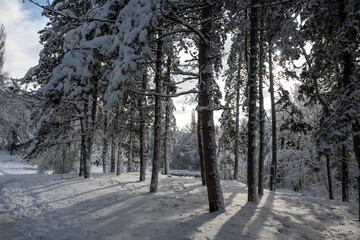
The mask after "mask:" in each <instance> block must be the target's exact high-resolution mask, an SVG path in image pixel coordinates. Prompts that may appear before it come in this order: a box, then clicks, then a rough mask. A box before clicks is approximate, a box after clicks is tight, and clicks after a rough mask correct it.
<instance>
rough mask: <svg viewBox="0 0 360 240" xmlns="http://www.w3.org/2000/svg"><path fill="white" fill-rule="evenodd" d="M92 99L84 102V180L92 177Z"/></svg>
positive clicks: (89, 98)
mask: <svg viewBox="0 0 360 240" xmlns="http://www.w3.org/2000/svg"><path fill="white" fill-rule="evenodd" d="M91 103H92V102H91V97H90V96H88V98H87V99H85V101H84V125H83V127H84V135H85V136H84V140H85V142H84V149H83V164H84V178H90V177H91V145H92V119H93V118H92V114H91V113H92V112H93V111H92V109H90V106H92V104H91Z"/></svg>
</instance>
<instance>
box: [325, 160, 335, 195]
mask: <svg viewBox="0 0 360 240" xmlns="http://www.w3.org/2000/svg"><path fill="white" fill-rule="evenodd" d="M325 157H326V170H327V179H328V184H329V198H330V199H331V200H333V199H334V192H333V184H332V176H331V161H330V156H329V155H328V154H326V155H325Z"/></svg>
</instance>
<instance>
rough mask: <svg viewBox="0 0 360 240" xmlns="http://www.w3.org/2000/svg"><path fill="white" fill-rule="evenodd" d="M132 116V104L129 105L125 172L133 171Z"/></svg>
mask: <svg viewBox="0 0 360 240" xmlns="http://www.w3.org/2000/svg"><path fill="white" fill-rule="evenodd" d="M130 105H131V103H130ZM132 116H133V109H132V106H131V107H130V133H129V134H130V137H129V159H128V165H127V169H126V171H127V172H132V171H133V154H132V153H133V130H132V129H133V125H134V124H133V122H132V119H131V118H132Z"/></svg>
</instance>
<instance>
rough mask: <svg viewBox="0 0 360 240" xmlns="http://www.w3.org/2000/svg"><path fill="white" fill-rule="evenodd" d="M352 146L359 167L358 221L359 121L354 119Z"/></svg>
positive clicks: (359, 196)
mask: <svg viewBox="0 0 360 240" xmlns="http://www.w3.org/2000/svg"><path fill="white" fill-rule="evenodd" d="M353 132H354V135H353V147H354V152H355V158H356V161H357V163H358V168H359V176H358V177H357V180H358V194H359V195H358V201H359V221H360V123H359V122H358V121H355V123H354V124H353Z"/></svg>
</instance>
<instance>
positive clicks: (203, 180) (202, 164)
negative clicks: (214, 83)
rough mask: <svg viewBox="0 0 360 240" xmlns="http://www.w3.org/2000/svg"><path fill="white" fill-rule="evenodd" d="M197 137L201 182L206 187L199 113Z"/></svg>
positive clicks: (199, 115) (199, 114)
mask: <svg viewBox="0 0 360 240" xmlns="http://www.w3.org/2000/svg"><path fill="white" fill-rule="evenodd" d="M197 135H198V151H199V158H200V171H201V182H202V185H204V186H205V185H206V174H205V162H204V144H203V137H202V135H203V133H202V125H201V113H200V111H198V121H197Z"/></svg>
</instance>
